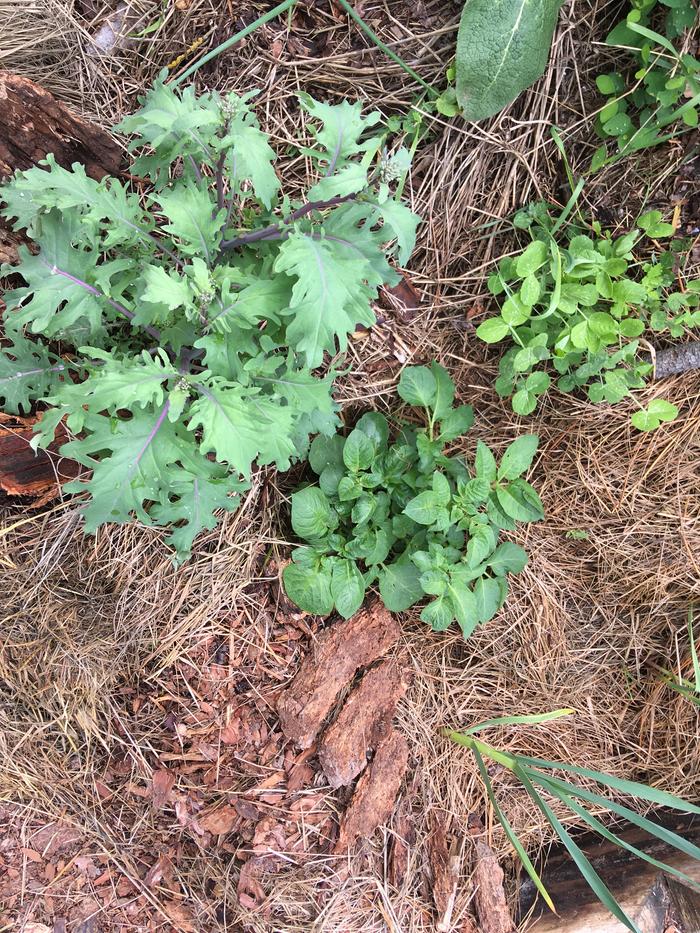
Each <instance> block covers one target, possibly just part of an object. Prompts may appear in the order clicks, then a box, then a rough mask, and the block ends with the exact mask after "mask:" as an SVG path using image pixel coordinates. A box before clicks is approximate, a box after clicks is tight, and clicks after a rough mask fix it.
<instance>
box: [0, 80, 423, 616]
mask: <svg viewBox="0 0 700 933" xmlns="http://www.w3.org/2000/svg"><path fill="white" fill-rule="evenodd" d="M166 77H167V75H166V74H165V73H164V74H163V75H161V77H160V78H159V79H158V81H157V82H156V83H155V86H154V87H153V88H151V89H150V90H149V91H148V93H147V94H146V95H145V97H144V98H143V99H142V101H141V107H140V109H139V110H138V112H137V113H135V114H133V115H132V116H128V117H126V118H125V119H124V120H123V121H122V123H121V124H120V126H119V127H118V130H119V131H120V132H122V133H125V134H127V135H128V136H129V137H130V140H129V143H128V148H129V152H130V153H132V154H133V156H134V157H135V158H134V163H133V166H132V169H133V171H132V174H130V175H126V174H125V175H124V178H125V179H132V180H131V181H126V182H122V181H121V180H118V179H113V178H105V179H103V180H101V181H96V180H95V179H93V178H91V177H90V176H89V175H88V173H87V172H86V170H85V168H83V167H82V166H80V165H77V164H76V165H74V166H73V167H72V169H66V168H64V167H62V166H59V165H58V164H57V163H56V161H55V159H53V157H51V156H49V157H47V159H46V161H45V162H44V163H42V164H41V165H40V166H37V167H35V168H31V169H29V170H28V171H25V172H17V173H16V174H15V176H14V178H13V179H12V180H11V181H10V182H8V183H7V184H6V185H4V186H3V187H2V188H0V204H2V214H3V215H4V216H5V217H6V218H7V219H8V220H10V221H13V225H14V226H15V228H16V229H18V230H19V229H23V230H26V231H27V233H28V236H29V238H30V239H31V240H32V242H33V245H34V246H35V247H36V249H35V250H32V251H30V250H28V249H24V248H23V249H22V250H21V251H20V263H19V265H18V266H17V267H13V268H12V269H11V270H10V269H9V268H8V267H5V268H4V269H3V270H2V271H3V273H7V272H10V271H11V272H12V274H13V275H14V276H16V277H18V278H20V279H21V280H23V281H24V284H22V283H21V282H20V286H19V287H18V288H16V289H15V290H13V291H11V292H9V293H8V294H7V310H6V312H5V313H4V316H3V322H2V323H3V328H4V334H5V337H6V341H5V343H4V345H3V346H2V347H1V348H0V404H1V405H2V407H3V408H4V410H5V411H7V412H8V413H11V414H17V413H20V412H21V413H24V414H26V413H29V412H30V411H31V410H32V408H33V407H34V405H36V403H37V402H40V403H41V404H42V406H44V407H46V411H45V412H44V415H43V417H42V419H41V421H40V422H38V424H37V434H36V436H35V438H34V441H33V444H34V445H35V446H45V445H47V444H49V443H51V441H52V440H53V436H54V431H55V429H56V426H57V425H58V424H59V422H61V421H65V423H66V425H67V427H68V430H69V431H70V432H71V433H72V435H73V439H72V440H71V441H70V442H69V443H67V444H66V445H65V446H64V447H63V448H62V451H63V453H64V454H65V455H66V456H70V457H73V458H74V459H75V460H77V461H78V462H79V463H81V464H82V465H83V466H84V467H85V474H84V475H83V476H82V477H81V478H80V479H79V480H77V481H76V482H75V483H73V484H72V485H70V486H68V487H66V488H67V489H68V491H71V492H72V491H75V492H80V493H87V502H86V505H85V509H84V513H83V514H84V516H85V529H86V530H87V531H89V532H93V531H96V530H97V529H98V528H99V527H100V526H101V525H103V524H105V523H108V522H109V523H111V522H126V521H129V520H132V519H134V518H136V519H138V520H139V521H140V522H142V523H143V524H147V525H159V526H165V527H170V528H171V531H172V534H171V537H170V539H169V541H170V543H171V544H172V546H173V547H174V548H175V551H176V554H177V558H178V559H184V558H186V557H187V556H188V555H189V553H190V550H191V548H192V544H193V542H194V540H195V538H196V536H197V535H198V534H199V533H200V532H202V531H206V530H210V529H212V528H213V527H214V526H215V524H216V521H217V515H218V514H219V513H221V512H222V511H224V510H231V509H234V508H236V507H237V505H238V503H239V501H240V494H241V492H242V491H243V490H245V489H246V488H247V487H248V485H249V481H250V478H251V476H252V474H253V471H254V470H255V469H256V467H262V466H265V465H267V464H271V465H274V466H276V467H277V468H278V469H281V470H286V469H287V468H288V467H289V466H290V464H291V463H292V462H293V461H298V460H300V459H303V458H305V457H306V455H307V453H308V448H309V441H310V436H311V435H313V434H317V433H319V432H320V433H321V434H322V435H327V436H332V435H333V434H334V432H335V430H336V428H337V426H338V424H339V419H338V405H337V404H336V402H335V401H334V399H333V394H332V390H333V381H334V379H335V377H336V374H337V369H338V368H339V367H338V366H336V365H335V364H330V361H331V359H332V358H333V357H335V356H336V355H337V354H338V353H339V352H342V350H343V349H344V348H345V346H346V342H347V337H348V334H350V333H352V332H353V331H354V330H355V328H356V327H357V325H358V324H363V325H365V326H366V327H371V326H372V324H373V323H374V320H375V318H374V312H373V310H372V308H373V303H374V301H375V299H376V297H377V294H378V290H379V288H380V287H381V286H382V285H385V284H395V283H396V281H398V272H397V270H396V268H395V265H396V262H397V261H400V262H401V263H404V262H405V261H406V260H407V259H408V256H409V254H410V252H411V250H412V248H413V244H414V241H415V233H416V225H417V222H418V218H417V217H416V216H415V215H414V214H413V213H412V212H411V211H410V209H409V208H408V207H407V206H406V205H404V204H402V203H401V201H400V200H398V199H397V197H396V194H395V193H394V190H393V189H392V187H391V184H390V183H389V182H388V181H387V179H386V177H385V174H386V173H385V172H384V166H385V163H386V161H387V160H390V159H391V158H393V157H394V156H393V155H392V152H391V150H392V141H391V140H390V137H389V131H388V129H387V128H386V127H385V126H384V125H383V123H382V118H381V115H380V114H379V113H378V112H374V113H370V114H363V112H362V107H361V105H360V104H359V103H352V104H351V103H347V102H343V103H333V104H330V103H328V104H326V103H323V104H321V103H318V102H315V101H313V100H312V99H311V98H309V97H307V96H305V95H302V97H301V106H302V111H303V113H304V114H305V119H306V121H307V126H306V128H305V133H304V135H305V138H306V139H307V141H309V145H308V147H300V148H299V150H298V151H297V153H296V154H294V153H292V154H291V156H292V158H297V157H298V156H299V155H302V154H303V155H304V156H306V157H308V162H307V164H308V165H309V166H310V169H311V170H310V177H309V179H308V182H307V186H306V189H307V190H306V195H305V196H303V197H299V196H298V190H297V186H296V182H295V186H294V188H293V189H291V188H290V190H289V191H288V192H286V193H285V190H284V189H285V181H284V172H283V168H284V162H282V161H280V159H278V158H277V155H276V152H275V150H274V148H273V147H272V146H271V145H270V142H269V140H268V137H267V134H266V133H265V132H264V131H263V129H262V128H261V127H260V125H259V122H258V119H257V116H256V114H255V111H254V109H253V107H252V100H253V98H254V96H255V94H254V92H248V93H244V94H242V95H237V94H234V93H230V94H225V95H222V94H219V93H218V92H208V93H205V94H202V95H199V96H197V95H196V93H195V91H194V89H193V88H187V89H185V90H184V91H178V90H177V89H175V88H174V87H173V86H172V85H171V84H167V83H166V80H165V79H166ZM398 152H400V153H403V150H402V149H399V150H398ZM402 158H403V159H404V162H405V158H404V157H403V156H402ZM137 176H138V177H137ZM329 364H330V365H329ZM321 366H324V367H325V372H322V373H319V372H318V368H319V367H321ZM367 544H368V547H369V542H367ZM374 553H375V554H377V555H381V541H379V542H377V541H375V542H374ZM332 591H333V593H335V594H337V595H338V596H339V598H340V599H341V604H342V605H343V606H344V607H345V608H346V609H347V608H348V607H351V606H352V605H354V604H355V603H356V601H357V597H358V593H359V591H360V587H359V580H358V577H357V575H356V574H355V573H354V570H353V569H352V568H351V567H349V566H346V565H344V564H343V565H341V564H338V565H337V567H336V569H335V575H334V577H333V585H332ZM329 592H330V589H329ZM346 597H347V598H346ZM350 597H351V598H350Z"/></svg>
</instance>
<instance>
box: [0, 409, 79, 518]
mask: <svg viewBox="0 0 700 933" xmlns="http://www.w3.org/2000/svg"><path fill="white" fill-rule="evenodd" d="M35 420H36V419H34V418H10V417H9V416H6V415H0V503H2V501H3V499H6V498H7V497H9V496H22V497H25V498H27V499H34V500H36V501H34V502H33V503H31V504H32V506H33V507H34V508H38V507H39V506H41V505H44V504H45V503H46V502H50V501H51V500H52V499H54V498H55V497H56V496H57V495H58V492H59V489H60V484H61V483H65V482H67V481H68V480H69V479H75V478H76V477H77V476H78V475H79V474H80V471H81V467H80V464H79V463H76V462H75V461H74V460H68V459H66V458H65V457H61V456H60V454H59V453H58V448H59V447H60V446H61V445H62V444H65V443H66V441H68V440H69V436H68V432H67V431H66V429H65V427H64V426H63V424H59V426H58V429H57V431H56V440H55V441H53V442H52V443H51V444H50V445H49V447H48V449H47V450H38V451H36V452H35V451H34V450H33V449H32V448H31V447H30V445H29V442H30V440H31V439H32V437H33V436H34V431H33V430H32V425H33V424H34V421H35Z"/></svg>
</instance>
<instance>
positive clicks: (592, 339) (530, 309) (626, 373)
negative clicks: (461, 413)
mask: <svg viewBox="0 0 700 933" xmlns="http://www.w3.org/2000/svg"><path fill="white" fill-rule="evenodd" d="M637 223H638V226H639V228H640V229H635V230H632V231H631V232H629V233H627V234H625V235H624V236H620V237H617V238H615V237H613V236H612V235H611V234H610V233H607V232H606V233H604V232H603V231H602V230H601V227H600V224H599V223H597V222H595V223H593V224H592V225H591V229H590V231H588V232H587V233H582V232H581V230H580V229H578V228H576V227H570V228H569V231H568V233H567V234H566V236H564V237H559V238H557V236H556V233H557V231H556V229H555V226H556V225H555V222H554V220H553V218H552V216H551V214H550V212H549V209H548V205H546V204H542V203H539V204H536V205H530V206H529V207H528V208H526V209H525V210H523V211H520V212H519V213H518V214H516V216H515V218H514V225H515V226H516V228H519V229H523V230H527V231H529V233H530V236H531V242H530V243H529V244H528V246H527V247H526V248H525V249H524V250H522V251H521V252H520V253H519V254H518V255H517V256H513V257H507V258H505V259H503V260H501V261H500V263H499V264H498V268H497V271H495V272H494V273H493V274H492V275H491V276H490V277H489V279H488V288H489V291H490V292H491V294H493V295H495V296H497V297H498V298H499V300H500V302H501V304H500V311H499V314H498V315H497V316H495V317H491V318H489V319H488V320H486V321H484V322H483V323H481V324H480V325H479V327H478V328H477V331H476V333H477V336H478V337H480V338H481V339H482V340H484V341H485V342H486V343H499V342H501V341H504V340H507V341H509V342H510V343H511V344H512V346H511V347H510V348H509V349H508V350H506V352H505V353H504V355H503V357H502V358H501V361H500V364H499V376H498V378H497V380H496V384H495V387H496V391H497V392H498V393H499V395H501V396H504V397H508V396H510V397H511V403H512V407H513V410H514V411H515V412H516V413H517V414H519V415H528V414H530V413H531V412H533V411H534V410H535V408H536V407H537V404H538V400H539V398H540V396H542V395H543V394H544V393H545V392H546V391H547V390H548V389H549V387H550V385H551V382H552V376H551V375H550V371H549V368H550V366H551V368H553V369H554V371H555V372H556V373H558V374H559V376H558V380H557V386H558V388H559V389H560V390H561V391H562V392H574V391H577V390H579V389H583V388H585V389H586V392H587V395H588V398H589V399H590V400H591V401H592V402H601V401H607V402H611V403H614V402H619V401H620V400H621V399H622V398H624V397H625V396H627V395H629V394H630V392H631V390H632V389H635V388H640V387H641V386H643V385H644V384H645V382H646V380H647V379H648V378H649V377H650V375H651V374H652V369H653V367H652V363H651V361H650V360H649V359H648V358H647V357H646V356H645V355H644V354H643V353H642V352H641V349H640V340H639V338H640V337H641V336H642V334H643V333H644V331H645V330H646V329H647V326H650V327H652V328H653V329H654V330H656V331H658V332H663V331H665V330H669V331H670V332H671V333H672V335H678V334H679V333H680V332H681V331H683V329H684V328H685V327H687V326H692V325H693V324H695V323H696V322H697V317H696V315H697V311H695V310H694V309H696V308H697V306H698V297H699V293H698V290H697V283H690V285H689V286H688V288H687V289H686V290H685V291H673V290H671V287H672V286H673V285H674V284H675V279H676V273H675V271H674V262H675V260H676V258H677V253H675V252H674V251H673V250H662V251H661V252H660V253H657V254H656V255H655V256H654V258H653V259H652V260H651V261H648V262H637V260H636V259H635V257H634V254H633V252H632V251H633V249H634V247H635V246H636V244H637V243H638V242H639V241H640V240H641V239H642V237H643V236H646V238H647V239H649V240H657V239H659V238H662V237H669V236H671V235H672V234H673V232H674V230H673V226H672V225H671V224H668V223H664V222H663V220H662V215H661V213H660V212H659V211H649V212H647V213H646V214H644V215H643V216H642V217H640V218H639V220H638V222H637ZM642 231H644V233H642ZM665 404H666V405H668V403H665ZM666 411H667V413H668V411H669V409H666ZM641 420H642V419H641V415H640V413H638V416H636V417H635V418H634V419H633V423H634V424H635V425H636V426H637V427H640V426H641ZM664 420H668V419H664ZM645 423H646V425H647V427H646V428H645V429H646V430H648V429H649V427H651V426H652V423H653V419H652V420H647V421H646V422H645ZM659 423H660V422H659V421H658V420H657V421H656V424H655V425H653V426H658V424H659Z"/></svg>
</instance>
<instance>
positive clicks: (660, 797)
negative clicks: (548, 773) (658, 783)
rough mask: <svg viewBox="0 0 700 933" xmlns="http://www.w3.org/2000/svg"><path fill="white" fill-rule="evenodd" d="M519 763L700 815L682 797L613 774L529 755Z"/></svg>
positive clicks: (699, 810)
mask: <svg viewBox="0 0 700 933" xmlns="http://www.w3.org/2000/svg"><path fill="white" fill-rule="evenodd" d="M518 761H519V763H520V764H521V765H528V766H529V767H532V768H544V769H545V770H550V769H552V770H554V769H557V770H560V771H566V772H567V773H569V774H578V775H580V776H581V777H586V778H590V779H591V780H593V781H596V782H597V783H598V784H603V785H604V786H606V787H612V788H614V789H615V790H619V791H621V792H622V793H623V794H629V795H630V796H631V797H639V798H640V799H641V800H648V801H649V802H650V803H655V804H658V805H659V806H661V807H669V808H670V809H671V810H680V812H681V813H700V807H696V806H695V804H694V803H689V802H688V801H687V800H681V799H680V797H674V796H673V794H667V793H666V792H665V791H662V790H657V789H656V788H655V787H649V786H648V785H647V784H639V783H638V782H637V781H627V780H625V778H618V777H614V776H613V775H612V774H603V773H602V772H601V771H594V770H593V769H592V768H580V767H578V766H577V765H570V764H565V763H564V762H556V761H545V760H544V759H542V758H529V757H528V756H527V755H518ZM569 786H573V785H569ZM602 799H605V798H602Z"/></svg>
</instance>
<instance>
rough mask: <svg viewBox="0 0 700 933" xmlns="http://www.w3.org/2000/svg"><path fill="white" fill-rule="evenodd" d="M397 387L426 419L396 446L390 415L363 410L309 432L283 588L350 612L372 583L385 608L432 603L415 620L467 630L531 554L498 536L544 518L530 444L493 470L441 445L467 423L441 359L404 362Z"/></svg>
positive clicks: (296, 597) (486, 456)
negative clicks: (344, 424) (333, 430)
mask: <svg viewBox="0 0 700 933" xmlns="http://www.w3.org/2000/svg"><path fill="white" fill-rule="evenodd" d="M398 392H399V395H400V396H401V398H402V399H403V400H404V401H405V402H407V403H408V404H409V405H411V406H414V407H415V408H417V409H419V410H420V411H421V412H422V414H423V417H424V419H425V426H424V427H422V428H416V427H415V426H414V425H412V424H408V423H405V422H403V423H402V424H401V426H400V430H399V433H398V435H397V436H396V438H395V439H394V440H393V442H390V426H389V423H388V421H387V420H386V418H385V417H384V416H383V415H381V414H378V413H377V412H370V413H367V414H365V415H363V416H362V417H361V418H360V420H359V421H358V422H357V425H356V426H355V428H354V429H353V430H352V431H351V432H350V433H349V434H348V435H347V437H343V436H342V435H341V434H337V435H335V436H334V437H332V438H326V437H321V436H319V437H317V438H316V439H315V440H314V442H313V443H312V445H311V451H310V457H309V462H310V465H311V468H312V470H313V471H314V473H316V475H317V476H318V484H317V485H313V486H307V487H305V488H303V489H300V490H299V491H298V492H296V493H294V494H293V496H292V527H293V529H294V531H295V532H296V534H297V535H298V536H299V537H300V538H301V539H302V540H303V541H305V542H307V543H306V545H305V546H303V547H299V548H297V549H296V550H295V551H294V552H293V554H292V561H293V562H292V563H291V564H290V565H288V566H287V567H286V568H285V570H284V577H283V578H284V586H285V590H286V592H287V595H288V596H289V598H290V599H292V600H293V601H294V602H295V603H296V604H297V605H298V606H300V607H301V608H302V609H305V610H307V611H308V612H313V613H316V614H318V615H327V614H329V613H330V612H332V611H333V609H335V610H337V612H339V613H340V615H342V616H344V617H348V616H351V615H352V614H353V613H354V612H356V611H357V610H358V609H359V607H360V606H361V605H362V602H363V600H364V597H365V593H366V591H367V588H368V587H370V586H371V585H372V584H374V583H378V585H379V592H380V594H381V597H382V600H383V602H384V605H385V606H386V607H387V609H389V610H391V611H393V612H400V611H402V610H404V609H408V608H409V607H410V606H413V605H414V604H416V603H418V602H420V601H423V600H425V599H426V598H428V600H429V601H428V602H427V603H426V605H425V606H424V607H423V610H422V612H421V618H422V619H423V621H425V622H427V623H428V624H429V625H430V626H431V627H432V628H433V629H434V630H436V631H442V630H444V629H446V628H448V627H449V626H450V625H451V623H452V622H453V621H454V620H455V619H456V620H457V622H458V623H459V626H460V628H461V629H462V632H463V634H464V637H465V638H466V637H468V636H469V635H470V634H471V633H472V632H473V631H474V629H475V628H476V626H477V625H479V624H480V623H483V622H488V620H489V619H491V618H493V616H494V615H495V614H496V612H497V611H498V610H499V608H500V607H501V606H502V604H503V601H504V599H505V598H506V594H507V592H508V580H507V575H508V574H509V573H519V572H520V571H521V570H522V569H523V567H524V566H525V564H526V563H527V554H526V553H525V551H524V550H523V548H521V547H520V546H519V545H517V544H514V543H513V542H511V541H500V536H501V532H502V531H504V530H505V531H512V530H514V529H515V527H516V524H517V522H532V521H538V520H539V519H541V518H543V515H544V512H543V508H542V503H541V501H540V498H539V496H538V495H537V493H536V492H535V490H534V489H533V488H532V486H530V485H529V484H528V483H527V482H525V480H524V479H523V475H524V474H525V473H526V472H527V470H528V469H529V467H530V465H531V463H532V460H533V458H534V456H535V453H536V451H537V443H538V441H537V437H536V436H534V435H524V436H522V437H519V438H518V439H517V440H515V441H514V442H513V443H512V444H511V445H510V447H508V449H507V450H506V452H505V453H504V455H503V457H502V459H501V462H500V465H499V464H497V463H496V459H495V457H494V455H493V454H492V452H491V451H490V450H489V448H488V447H487V446H486V445H485V444H484V443H482V442H481V441H479V442H478V444H477V449H476V457H475V460H474V464H473V466H472V467H471V468H470V467H468V466H467V464H466V463H465V462H464V460H462V459H461V458H459V457H456V456H449V455H448V454H447V453H446V448H447V447H448V446H449V445H450V444H451V443H452V442H453V441H455V440H456V439H457V438H458V437H460V436H461V435H462V434H464V432H465V431H467V430H468V428H469V427H470V425H471V424H472V421H473V412H472V409H471V407H470V406H469V405H455V404H454V394H455V389H454V384H453V382H452V380H451V378H450V376H449V375H448V373H447V371H446V370H445V369H443V367H442V366H440V365H438V364H437V363H432V364H431V366H430V367H426V366H412V367H408V368H406V369H405V370H404V371H403V373H402V375H401V379H400V382H399V387H398Z"/></svg>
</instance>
